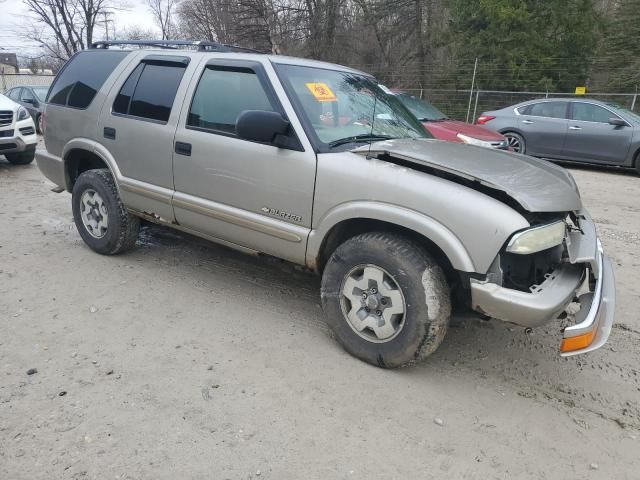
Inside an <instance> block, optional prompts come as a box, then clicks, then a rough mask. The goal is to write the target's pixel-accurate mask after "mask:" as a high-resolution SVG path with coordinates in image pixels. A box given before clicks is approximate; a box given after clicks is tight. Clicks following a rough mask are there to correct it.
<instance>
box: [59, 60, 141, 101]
mask: <svg viewBox="0 0 640 480" xmlns="http://www.w3.org/2000/svg"><path fill="white" fill-rule="evenodd" d="M128 54H129V52H124V51H109V50H102V51H92V50H88V51H84V52H80V53H78V54H77V55H75V56H74V57H73V58H72V59H71V60H69V62H68V63H67V64H66V65H65V67H64V68H63V69H62V71H61V72H60V74H59V75H58V77H57V78H56V80H55V81H54V83H53V85H52V86H51V89H50V90H49V95H48V97H47V103H53V104H55V105H63V106H66V107H73V108H81V109H85V108H87V107H88V106H89V105H90V104H91V101H92V100H93V97H95V96H96V93H98V90H100V87H102V85H103V84H104V82H105V80H106V79H107V77H108V76H109V75H110V74H111V72H113V70H114V69H115V68H116V67H117V66H118V65H119V64H120V62H121V61H122V60H123V59H124V57H126V56H127V55H128Z"/></svg>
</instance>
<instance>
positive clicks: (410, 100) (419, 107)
mask: <svg viewBox="0 0 640 480" xmlns="http://www.w3.org/2000/svg"><path fill="white" fill-rule="evenodd" d="M397 97H398V99H399V100H400V101H401V102H402V103H403V104H404V106H405V107H407V108H408V109H409V110H410V111H411V113H413V114H414V115H415V116H416V118H417V119H418V120H420V121H421V122H437V121H439V120H446V119H447V116H446V115H445V114H444V113H442V112H441V111H440V110H438V109H437V108H436V107H434V106H433V105H431V104H430V103H429V102H427V101H426V100H423V99H421V98H418V97H414V96H413V95H409V94H407V93H399V94H397Z"/></svg>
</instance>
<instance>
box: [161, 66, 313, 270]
mask: <svg viewBox="0 0 640 480" xmlns="http://www.w3.org/2000/svg"><path fill="white" fill-rule="evenodd" d="M245 110H267V111H275V112H279V113H281V114H283V115H284V116H285V117H287V118H289V120H290V121H291V123H292V128H293V129H294V130H295V133H296V135H297V137H298V139H300V140H301V142H300V145H299V148H295V149H288V148H278V147H275V146H273V145H270V144H264V143H258V142H252V141H249V140H245V139H242V138H239V137H238V136H237V135H236V119H237V118H238V116H239V114H240V113H242V112H243V111H245ZM302 135H304V134H303V133H302V131H301V129H300V125H299V123H297V119H296V118H295V114H294V113H293V110H292V108H291V105H290V104H289V103H288V100H287V99H286V96H285V95H284V91H283V90H282V87H281V86H280V84H279V83H278V81H277V77H276V75H275V72H274V71H273V67H272V66H271V64H270V63H268V62H264V63H263V62H260V61H253V60H231V59H227V60H222V59H212V60H209V61H208V62H207V64H206V65H205V66H204V68H203V70H202V73H201V74H200V76H199V79H198V80H197V81H196V82H193V85H192V86H191V87H190V91H189V92H187V99H186V101H185V106H184V108H183V113H182V116H181V118H180V123H179V126H178V130H177V132H176V139H175V140H176V141H175V146H174V151H175V153H174V162H173V163H174V177H175V189H176V192H175V195H174V202H173V204H174V210H175V215H176V220H177V221H178V223H180V224H181V225H182V226H185V227H187V228H189V229H191V230H195V231H197V232H199V233H201V234H205V235H208V236H211V237H215V238H216V239H219V240H223V241H227V242H231V243H232V244H234V245H240V246H243V247H247V248H250V249H252V250H257V251H260V252H264V253H268V254H271V255H275V256H278V257H280V258H285V259H287V260H292V261H296V262H303V261H304V255H305V249H306V241H307V236H308V234H309V231H310V228H311V209H312V205H313V188H314V183H315V173H316V155H315V152H314V151H313V150H312V149H311V147H310V145H309V144H308V141H307V140H306V138H304V137H303V136H302Z"/></svg>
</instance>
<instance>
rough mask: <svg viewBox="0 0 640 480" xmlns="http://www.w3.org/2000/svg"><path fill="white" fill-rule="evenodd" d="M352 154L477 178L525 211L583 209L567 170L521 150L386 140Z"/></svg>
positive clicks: (415, 140) (438, 142)
mask: <svg viewBox="0 0 640 480" xmlns="http://www.w3.org/2000/svg"><path fill="white" fill-rule="evenodd" d="M369 152H370V153H369ZM354 153H357V154H360V155H367V154H368V153H369V156H374V157H379V156H381V155H389V156H391V157H395V158H398V159H400V160H403V161H405V162H410V163H414V164H417V165H424V166H427V167H431V168H435V169H437V170H440V171H443V172H447V173H449V174H453V175H455V176H458V177H460V178H464V179H467V180H472V181H477V182H479V183H481V184H482V185H484V186H486V187H489V188H491V189H494V190H499V191H502V192H504V193H506V194H507V195H509V196H510V197H511V198H512V199H513V200H515V201H516V202H518V203H519V204H520V205H521V206H522V207H523V208H524V209H525V210H528V211H529V212H569V211H575V210H580V209H581V208H582V202H581V200H580V194H579V193H578V187H577V185H576V183H575V181H574V180H573V177H572V176H571V174H570V173H569V172H568V171H566V170H565V169H564V168H561V167H558V166H556V165H554V164H552V163H549V162H547V161H545V160H538V159H536V158H532V157H528V156H526V155H519V154H516V153H511V152H505V151H501V150H492V149H487V148H482V147H475V146H472V145H465V144H459V143H452V142H443V141H440V140H431V139H398V140H386V141H382V142H375V143H373V144H372V145H371V147H369V146H368V145H367V146H363V147H360V148H358V149H356V150H354Z"/></svg>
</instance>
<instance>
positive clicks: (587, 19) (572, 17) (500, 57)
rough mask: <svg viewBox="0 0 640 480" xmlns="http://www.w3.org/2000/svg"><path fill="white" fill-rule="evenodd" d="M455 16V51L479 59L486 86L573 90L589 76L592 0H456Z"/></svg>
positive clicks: (595, 26) (594, 26) (594, 28)
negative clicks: (541, 0) (542, 0)
mask: <svg viewBox="0 0 640 480" xmlns="http://www.w3.org/2000/svg"><path fill="white" fill-rule="evenodd" d="M451 15H452V21H451V32H450V35H451V37H452V41H453V44H454V45H453V50H454V55H455V56H456V57H457V59H458V60H459V62H460V63H465V64H467V65H471V64H473V60H474V59H475V58H478V59H479V65H480V68H479V81H480V86H481V87H482V88H485V89H487V88H492V89H539V90H544V89H549V90H553V89H560V90H569V89H572V88H574V87H575V86H576V85H584V84H585V82H586V81H587V79H588V77H589V70H590V65H591V59H592V57H593V54H594V51H595V47H596V42H597V39H598V30H599V28H600V22H599V20H598V14H597V11H596V9H595V8H594V4H593V1H592V0H545V1H544V2H540V1H536V0H453V1H452V12H451Z"/></svg>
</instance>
